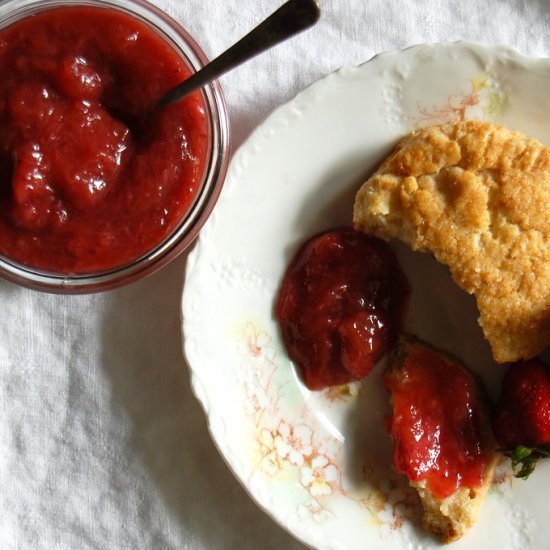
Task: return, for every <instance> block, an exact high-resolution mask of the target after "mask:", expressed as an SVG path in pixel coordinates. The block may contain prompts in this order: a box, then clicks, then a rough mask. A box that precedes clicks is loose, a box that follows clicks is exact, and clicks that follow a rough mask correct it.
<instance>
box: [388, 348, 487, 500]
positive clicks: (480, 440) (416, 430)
mask: <svg viewBox="0 0 550 550" xmlns="http://www.w3.org/2000/svg"><path fill="white" fill-rule="evenodd" d="M384 383H385V385H386V386H387V388H388V389H389V390H390V392H391V397H392V405H393V416H392V419H391V425H390V432H391V435H392V437H393V439H394V441H395V449H394V457H393V461H394V467H395V469H396V470H397V471H398V472H400V473H402V474H405V475H406V476H407V477H408V478H409V480H410V481H411V482H414V483H419V482H421V481H424V480H425V481H426V483H427V485H428V488H429V489H430V491H431V492H432V493H433V494H434V495H435V496H437V497H438V498H440V499H443V498H445V497H448V496H450V495H452V494H453V493H454V492H455V491H456V490H457V489H459V488H461V487H467V488H477V487H480V486H481V485H482V484H483V479H484V475H485V468H486V466H487V450H486V448H485V447H486V445H485V443H484V441H485V440H486V438H484V437H483V434H482V420H481V418H482V412H481V411H480V409H479V405H478V399H479V389H478V388H477V386H476V383H475V381H474V379H473V378H472V375H470V374H469V373H468V372H467V371H466V370H465V369H464V368H463V367H461V366H459V365H458V364H457V363H456V362H455V361H453V360H451V359H450V358H448V357H446V356H444V355H442V354H440V353H437V352H436V351H435V350H432V349H430V348H429V347H428V346H424V345H417V344H413V345H412V346H410V348H409V350H408V351H407V353H406V354H405V355H404V356H403V357H402V358H401V359H400V362H399V367H398V368H392V369H391V370H389V371H387V372H385V373H384Z"/></svg>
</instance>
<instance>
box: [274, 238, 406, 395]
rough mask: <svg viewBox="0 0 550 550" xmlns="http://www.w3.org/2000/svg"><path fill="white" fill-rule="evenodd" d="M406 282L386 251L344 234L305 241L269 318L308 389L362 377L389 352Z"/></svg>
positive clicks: (374, 241) (374, 243) (381, 245)
mask: <svg viewBox="0 0 550 550" xmlns="http://www.w3.org/2000/svg"><path fill="white" fill-rule="evenodd" d="M409 293H410V286H409V283H408V281H407V279H406V277H405V275H404V274H403V272H402V271H401V268H400V267H399V264H398V262H397V258H396V257H395V255H394V253H393V251H392V250H391V248H390V247H389V246H388V245H387V244H386V243H385V242H384V241H382V240H380V239H377V238H376V237H371V236H368V235H364V234H363V233H359V232H357V231H355V230H354V229H351V228H342V229H335V230H332V231H328V232H326V233H323V234H321V235H318V236H316V237H313V238H312V239H310V240H309V241H307V242H306V243H305V244H304V245H303V246H302V247H301V248H300V250H299V251H298V252H297V254H296V256H295V257H294V258H293V259H292V261H291V263H290V265H289V266H288V269H287V271H286V274H285V276H284V279H283V282H282V285H281V289H280V291H279V295H278V299H277V304H276V314H277V317H278V320H279V324H280V327H281V331H282V336H283V340H284V343H285V346H286V348H287V351H288V354H289V356H290V358H291V359H292V360H293V361H294V362H295V363H296V365H297V366H298V368H299V369H300V372H301V375H302V378H303V381H304V383H305V384H306V386H307V387H308V388H309V389H312V390H318V389H322V388H326V387H328V386H334V385H338V384H346V383H348V382H352V381H354V380H359V379H360V378H362V377H364V376H366V375H367V374H368V373H369V372H370V371H371V369H372V368H373V367H374V365H375V364H376V362H377V361H378V360H379V359H380V358H381V357H382V356H383V355H384V354H385V353H386V352H387V351H388V350H389V349H390V348H391V347H392V345H393V343H394V342H395V340H396V338H397V336H398V334H399V331H400V330H401V325H402V321H403V314H404V311H405V307H406V305H407V302H408V297H409Z"/></svg>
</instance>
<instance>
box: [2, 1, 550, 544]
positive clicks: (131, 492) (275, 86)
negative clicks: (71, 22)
mask: <svg viewBox="0 0 550 550" xmlns="http://www.w3.org/2000/svg"><path fill="white" fill-rule="evenodd" d="M155 3H156V4H157V5H158V6H160V7H161V8H163V9H165V10H166V11H167V12H168V13H170V14H171V15H172V16H174V17H175V18H176V19H177V20H179V21H180V22H181V23H182V24H183V25H184V26H185V27H186V28H187V29H188V30H189V31H190V32H191V34H192V35H193V36H195V37H196V38H197V40H198V42H199V43H200V44H201V46H202V47H203V49H204V50H205V52H206V53H207V55H208V56H209V57H213V56H215V55H216V54H218V53H220V52H221V51H223V50H224V49H225V48H227V47H228V46H229V45H230V44H232V43H233V42H235V41H236V40H237V39H238V38H240V37H241V36H242V35H243V34H245V33H246V32H247V31H248V30H250V29H251V28H252V27H253V26H254V25H255V24H256V23H257V22H259V21H260V20H262V19H263V18H264V17H266V16H267V15H268V14H270V13H271V12H272V11H274V10H275V9H276V8H277V7H278V6H279V4H280V1H279V0H238V1H237V0H210V1H204V0H155ZM321 4H322V9H323V15H322V20H321V21H320V23H319V24H318V25H317V26H316V27H315V28H314V29H312V30H310V31H308V32H306V33H305V34H303V35H301V36H299V37H297V38H295V39H293V40H291V41H290V42H287V43H286V44H283V45H281V46H279V47H277V48H276V49H274V50H271V51H269V52H267V53H265V54H264V55H262V56H260V57H258V58H256V59H255V60H253V61H252V62H250V63H249V64H247V65H244V66H242V67H240V68H238V69H236V70H235V71H233V72H232V73H230V74H228V75H226V76H224V77H223V78H222V86H223V87H224V91H225V94H226V99H227V104H228V110H229V113H230V119H231V124H232V135H233V147H234V149H236V148H237V147H238V146H239V145H240V144H241V143H242V142H243V140H245V139H246V137H247V136H248V135H249V134H250V132H251V131H252V130H253V128H254V127H255V126H257V125H258V124H259V123H261V122H262V121H263V120H264V118H265V117H266V116H267V115H268V114H269V113H270V112H271V111H272V110H273V109H274V108H275V107H277V106H278V105H280V104H282V103H284V102H286V101H287V100H289V99H291V98H292V97H293V96H294V95H295V94H296V93H297V92H298V91H299V90H301V89H302V88H303V87H305V86H307V85H308V84H309V83H311V82H313V81H315V80H317V79H318V78H320V77H322V76H323V75H325V74H327V73H328V72H330V71H333V70H335V69H337V68H338V67H340V66H346V65H356V64H359V63H362V62H363V61H366V60H368V59H369V58H370V57H372V56H373V55H374V54H375V53H377V52H380V51H384V50H388V49H395V48H402V47H406V46H409V45H412V44H416V43H420V42H437V41H455V40H462V39H465V40H474V41H482V42H489V43H501V44H508V45H510V46H513V47H515V48H517V49H519V50H520V51H521V52H523V53H525V54H528V55H532V56H535V57H544V56H548V55H549V54H550V1H549V0H485V1H483V2H481V1H479V0H461V1H456V0H417V1H413V0H322V1H321ZM184 267H185V258H183V257H181V258H179V259H178V260H176V261H174V262H173V263H172V264H171V265H169V266H167V267H166V268H164V269H163V270H161V272H159V273H158V274H156V275H153V276H151V277H150V278H148V279H146V280H144V281H142V282H139V283H136V284H134V285H131V286H129V287H126V288H123V289H120V290H116V291H111V292H106V293H103V294H97V295H89V296H55V295H48V294H42V293H38V292H33V291H30V290H25V289H22V288H18V287H17V286H14V285H12V284H10V283H7V282H2V281H0V303H1V309H0V311H1V314H0V408H1V414H0V548H2V549H14V548H20V549H42V548H47V549H50V548H52V549H87V548H99V549H126V548H128V549H164V548H174V549H175V548H178V549H193V550H194V549H203V548H204V549H232V548H235V549H242V550H246V549H256V548H258V549H260V548H261V549H274V550H275V549H279V548H287V549H298V548H303V546H302V545H301V544H300V543H298V542H296V541H295V540H294V539H293V538H292V537H291V536H290V535H288V534H287V533H285V532H284V531H283V530H282V529H280V528H279V527H278V526H277V525H276V524H275V523H274V522H272V520H271V519H270V518H269V517H268V516H267V515H265V514H264V513H263V512H262V511H261V510H260V509H259V508H257V506H256V505H255V504H254V503H253V502H252V501H251V500H250V499H249V498H248V496H247V494H246V493H245V491H244V490H243V489H242V488H241V487H240V485H239V483H238V482H237V481H236V480H235V479H234V478H233V476H232V474H231V472H230V471H229V470H228V468H227V467H226V465H225V463H224V462H223V460H222V458H221V457H220V456H219V455H218V453H217V451H216V449H215V447H214V445H213V444H212V442H211V441H210V438H209V435H208V432H207V428H206V421H205V418H204V415H203V412H202V410H201V409H200V407H199V405H198V403H197V402H196V400H195V398H194V397H193V395H192V393H191V389H190V382H189V374H188V371H187V368H186V365H185V362H184V359H183V357H182V351H181V335H180V317H179V310H180V296H181V293H182V286H183V282H182V281H183V272H184Z"/></svg>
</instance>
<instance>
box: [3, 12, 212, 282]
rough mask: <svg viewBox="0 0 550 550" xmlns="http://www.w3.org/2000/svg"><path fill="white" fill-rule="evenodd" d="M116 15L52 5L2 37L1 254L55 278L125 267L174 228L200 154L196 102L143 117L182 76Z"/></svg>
mask: <svg viewBox="0 0 550 550" xmlns="http://www.w3.org/2000/svg"><path fill="white" fill-rule="evenodd" d="M189 72H190V71H189V69H188V68H187V66H186V65H185V63H184V62H183V59H182V58H181V57H180V55H179V54H178V53H177V52H176V50H175V49H174V48H173V47H172V46H171V45H169V44H168V43H167V42H166V41H165V40H164V39H163V38H161V37H160V35H158V34H156V33H155V32H154V31H152V30H151V28H150V27H149V26H147V25H146V24H144V23H143V22H141V21H140V20H138V19H137V18H134V17H133V16H130V15H127V14H125V13H123V12H121V11H119V10H115V9H105V8H98V7H85V6H80V7H62V8H52V9H48V10H46V11H42V12H39V13H37V14H36V15H33V16H32V17H27V18H24V19H22V20H20V21H17V22H15V23H13V24H11V25H9V26H8V27H6V28H4V29H2V30H1V31H0V74H2V78H1V79H0V254H1V255H3V256H5V257H7V258H10V259H12V260H15V261H16V262H19V263H22V264H25V265H29V266H32V267H35V268H43V269H47V270H52V271H56V272H65V273H66V272H73V273H85V272H92V271H98V270H104V269H110V268H113V267H116V266H119V265H122V264H125V263H127V262H129V261H131V260H133V259H135V258H137V257H139V256H141V255H143V254H144V253H146V252H147V251H148V250H150V249H152V248H154V247H155V246H156V245H158V244H160V242H161V241H162V240H163V239H164V238H165V237H166V236H167V235H168V234H169V233H170V232H171V231H172V230H173V229H174V227H175V225H176V224H177V223H178V222H179V221H180V220H181V218H182V216H184V214H185V212H186V211H187V210H188V209H189V208H190V206H191V203H192V201H193V199H194V197H195V195H196V193H197V192H198V187H199V185H200V182H201V178H202V174H203V170H204V166H205V157H206V151H207V121H206V116H205V109H204V104H203V101H202V98H201V96H200V95H198V94H194V95H192V96H191V97H189V98H187V99H186V100H185V101H183V102H180V103H179V104H175V105H173V106H170V107H167V108H165V109H163V110H161V111H158V112H157V111H153V112H152V113H151V114H147V111H148V109H150V108H151V106H152V105H153V104H154V102H155V100H158V99H159V98H160V97H161V96H162V94H163V93H164V92H166V91H167V90H168V89H169V88H171V87H173V86H175V85H176V84H178V83H179V82H181V81H182V80H184V79H185V78H186V77H187V76H188V75H189Z"/></svg>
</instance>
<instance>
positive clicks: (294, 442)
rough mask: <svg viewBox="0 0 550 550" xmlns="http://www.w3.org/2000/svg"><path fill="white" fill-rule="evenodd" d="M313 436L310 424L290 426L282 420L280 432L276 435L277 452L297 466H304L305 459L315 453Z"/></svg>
mask: <svg viewBox="0 0 550 550" xmlns="http://www.w3.org/2000/svg"><path fill="white" fill-rule="evenodd" d="M312 437H313V431H312V429H311V428H310V427H309V426H306V425H304V424H302V425H298V426H290V425H288V424H286V423H285V422H281V424H280V425H279V434H278V435H277V436H276V437H275V449H276V450H277V454H278V455H279V456H280V457H281V458H284V459H286V460H288V461H289V462H290V463H291V464H294V465H295V466H303V465H304V459H305V458H306V457H308V456H310V455H311V454H312V453H313V447H312V445H311V441H312Z"/></svg>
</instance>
